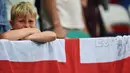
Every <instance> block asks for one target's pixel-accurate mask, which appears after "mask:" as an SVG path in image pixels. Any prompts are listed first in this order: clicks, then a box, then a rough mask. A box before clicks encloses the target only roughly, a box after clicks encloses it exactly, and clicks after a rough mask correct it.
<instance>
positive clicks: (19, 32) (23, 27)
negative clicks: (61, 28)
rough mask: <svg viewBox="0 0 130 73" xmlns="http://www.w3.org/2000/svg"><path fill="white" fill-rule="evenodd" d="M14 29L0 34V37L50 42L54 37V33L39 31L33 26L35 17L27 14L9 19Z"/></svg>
mask: <svg viewBox="0 0 130 73" xmlns="http://www.w3.org/2000/svg"><path fill="white" fill-rule="evenodd" d="M10 23H11V26H12V28H13V29H14V30H10V31H7V32H5V33H3V34H1V39H8V40H32V41H38V42H50V41H53V40H55V39H56V34H55V33H54V32H51V31H44V32H41V31H40V30H39V29H37V28H35V26H36V18H35V17H33V16H31V15H30V14H27V15H26V16H22V15H21V16H17V17H16V18H15V19H14V20H11V21H10Z"/></svg>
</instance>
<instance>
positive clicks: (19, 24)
mask: <svg viewBox="0 0 130 73" xmlns="http://www.w3.org/2000/svg"><path fill="white" fill-rule="evenodd" d="M35 25H36V18H35V17H33V16H31V15H30V14H28V15H27V16H22V15H21V16H17V17H16V18H15V19H14V21H12V28H13V29H21V28H35Z"/></svg>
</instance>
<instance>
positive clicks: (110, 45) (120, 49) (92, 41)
mask: <svg viewBox="0 0 130 73" xmlns="http://www.w3.org/2000/svg"><path fill="white" fill-rule="evenodd" d="M127 57H130V36H124V37H121V36H118V37H106V38H88V39H80V61H81V63H98V62H99V63H100V62H112V61H117V60H121V59H124V58H127Z"/></svg>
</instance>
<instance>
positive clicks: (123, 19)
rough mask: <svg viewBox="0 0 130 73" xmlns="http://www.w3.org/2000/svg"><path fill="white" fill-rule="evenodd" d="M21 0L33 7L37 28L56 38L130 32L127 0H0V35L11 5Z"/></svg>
mask: <svg viewBox="0 0 130 73" xmlns="http://www.w3.org/2000/svg"><path fill="white" fill-rule="evenodd" d="M22 1H26V2H30V3H32V4H33V5H34V6H35V7H36V9H37V13H38V16H37V24H36V25H37V28H38V29H40V30H41V31H54V32H55V33H56V35H57V38H89V37H104V36H105V37H106V36H117V35H129V34H130V0H0V34H1V33H3V32H6V31H8V30H10V29H11V26H10V23H9V21H10V10H11V7H12V5H13V4H17V3H19V2H22Z"/></svg>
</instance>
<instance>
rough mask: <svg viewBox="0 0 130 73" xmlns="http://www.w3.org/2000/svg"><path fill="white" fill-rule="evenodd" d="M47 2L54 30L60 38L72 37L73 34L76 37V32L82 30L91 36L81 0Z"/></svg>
mask: <svg viewBox="0 0 130 73" xmlns="http://www.w3.org/2000/svg"><path fill="white" fill-rule="evenodd" d="M45 4H46V5H45V6H46V9H47V10H48V13H49V15H50V16H51V19H52V23H53V25H54V29H53V31H54V32H55V33H56V34H57V37H58V38H65V37H68V38H71V36H72V35H73V36H74V37H76V36H78V35H77V34H76V33H80V32H81V33H83V34H86V37H89V34H88V31H87V28H85V22H84V17H83V14H82V8H81V1H80V0H45ZM75 31H76V33H73V34H72V32H75ZM69 32H70V33H69ZM84 32H85V33H84ZM74 37H73V38H74ZM76 38H78V37H76ZM79 38H80V37H79Z"/></svg>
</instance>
